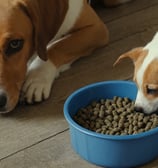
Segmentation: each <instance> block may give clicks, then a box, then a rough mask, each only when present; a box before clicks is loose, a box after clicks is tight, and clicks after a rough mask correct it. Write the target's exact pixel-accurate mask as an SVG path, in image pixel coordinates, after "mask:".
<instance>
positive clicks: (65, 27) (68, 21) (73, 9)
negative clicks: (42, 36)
mask: <svg viewBox="0 0 158 168" xmlns="http://www.w3.org/2000/svg"><path fill="white" fill-rule="evenodd" d="M82 8H83V0H69V8H68V11H67V14H66V16H65V19H64V22H63V23H62V25H61V27H60V29H59V31H58V32H57V34H56V36H55V37H54V39H53V41H54V40H57V39H59V38H60V37H61V36H63V35H65V34H66V33H67V32H69V31H70V29H71V28H72V27H73V26H74V24H75V23H76V20H77V18H78V17H79V15H80V13H81V11H82Z"/></svg>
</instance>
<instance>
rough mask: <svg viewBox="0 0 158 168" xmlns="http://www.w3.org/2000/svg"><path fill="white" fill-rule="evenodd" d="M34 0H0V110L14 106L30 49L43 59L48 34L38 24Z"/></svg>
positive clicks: (38, 17)
mask: <svg viewBox="0 0 158 168" xmlns="http://www.w3.org/2000/svg"><path fill="white" fill-rule="evenodd" d="M37 2H38V1H29V0H28V1H25V0H1V1H0V113H6V112H9V111H11V110H12V109H13V108H14V107H15V106H16V104H17V102H18V99H19V95H20V91H21V87H22V85H23V82H24V79H25V75H26V71H27V62H28V60H29V59H30V57H31V56H32V55H33V53H34V52H37V53H38V55H39V56H40V57H41V58H42V59H43V60H46V59H47V56H46V45H47V43H48V41H49V38H50V37H49V36H48V35H47V34H46V32H47V33H49V32H48V31H47V30H46V31H45V30H43V28H44V27H45V29H47V25H41V22H40V21H39V20H40V14H39V7H38V5H37ZM43 2H44V3H45V1H43ZM32 3H34V4H32ZM43 19H44V15H43ZM42 32H43V33H42Z"/></svg>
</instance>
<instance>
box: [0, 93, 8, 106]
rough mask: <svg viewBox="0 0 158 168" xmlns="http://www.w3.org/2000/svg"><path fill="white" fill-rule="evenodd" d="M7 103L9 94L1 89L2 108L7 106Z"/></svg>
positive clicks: (0, 104)
mask: <svg viewBox="0 0 158 168" xmlns="http://www.w3.org/2000/svg"><path fill="white" fill-rule="evenodd" d="M6 104H7V96H6V94H5V93H4V92H3V91H0V109H3V108H5V106H6Z"/></svg>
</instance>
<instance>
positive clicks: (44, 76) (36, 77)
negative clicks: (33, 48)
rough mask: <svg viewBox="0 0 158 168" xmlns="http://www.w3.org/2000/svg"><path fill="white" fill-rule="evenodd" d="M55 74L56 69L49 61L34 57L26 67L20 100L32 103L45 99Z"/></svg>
mask: <svg viewBox="0 0 158 168" xmlns="http://www.w3.org/2000/svg"><path fill="white" fill-rule="evenodd" d="M56 76H57V69H56V67H55V66H54V65H53V64H52V63H51V62H50V61H47V62H44V61H42V60H40V59H39V58H36V59H35V60H34V61H33V62H32V63H31V65H30V66H29V68H28V73H27V76H26V80H25V82H24V85H23V88H22V96H21V101H25V102H26V103H29V104H32V103H35V102H41V101H42V100H45V99H47V98H48V97H49V95H50V91H51V86H52V83H53V81H54V79H55V77H56Z"/></svg>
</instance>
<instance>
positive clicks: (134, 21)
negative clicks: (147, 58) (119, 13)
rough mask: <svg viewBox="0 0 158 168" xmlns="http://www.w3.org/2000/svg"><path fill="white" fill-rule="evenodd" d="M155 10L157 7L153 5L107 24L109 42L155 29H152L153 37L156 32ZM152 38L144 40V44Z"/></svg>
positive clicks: (157, 17)
mask: <svg viewBox="0 0 158 168" xmlns="http://www.w3.org/2000/svg"><path fill="white" fill-rule="evenodd" d="M157 9H158V5H155V6H153V7H150V8H147V9H144V10H142V11H139V12H136V13H133V14H131V15H128V16H124V17H121V18H120V19H117V20H114V21H112V22H110V23H108V24H107V26H108V28H109V30H110V42H115V41H117V40H119V39H122V38H125V37H128V36H131V35H133V34H139V33H141V32H143V31H146V30H150V29H153V27H155V29H153V34H152V36H153V35H154V34H155V32H157V25H158V22H157V20H158V14H157ZM152 36H151V37H150V38H149V39H146V42H148V41H150V40H151V38H152ZM142 45H143V44H142Z"/></svg>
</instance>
